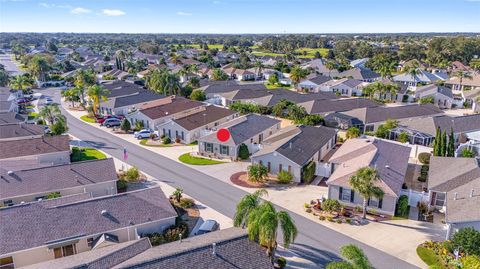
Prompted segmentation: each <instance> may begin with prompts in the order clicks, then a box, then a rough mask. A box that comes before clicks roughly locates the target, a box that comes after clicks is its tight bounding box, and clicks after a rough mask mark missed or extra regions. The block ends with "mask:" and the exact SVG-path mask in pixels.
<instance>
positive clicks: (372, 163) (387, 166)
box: [327, 137, 411, 216]
mask: <svg viewBox="0 0 480 269" xmlns="http://www.w3.org/2000/svg"><path fill="white" fill-rule="evenodd" d="M410 150H411V148H410V147H406V146H403V145H401V144H398V143H395V142H390V141H387V140H381V139H376V138H373V137H367V138H355V139H348V140H347V141H346V142H345V143H343V145H342V146H340V148H339V149H338V150H337V151H336V152H335V153H334V154H333V155H332V156H331V157H330V159H329V160H328V161H327V162H328V164H329V165H330V167H331V175H330V177H329V178H328V180H327V185H328V198H330V199H335V200H338V201H339V202H340V203H342V204H344V205H347V206H362V205H363V197H362V196H361V195H360V194H358V193H356V192H355V191H354V190H353V189H352V187H351V186H350V183H349V180H350V177H352V176H353V175H355V173H356V172H357V170H358V169H360V168H363V167H371V168H374V169H376V170H377V172H378V175H379V177H380V179H381V180H380V182H379V183H378V185H377V186H378V187H380V188H381V189H382V190H383V191H384V193H385V195H384V196H383V198H381V199H377V198H370V199H369V200H368V208H369V209H374V210H376V211H377V212H379V213H382V214H387V215H392V216H393V215H394V214H395V207H396V204H397V199H398V198H399V196H400V192H401V189H402V184H403V183H404V180H405V175H406V173H407V167H408V159H409V157H410Z"/></svg>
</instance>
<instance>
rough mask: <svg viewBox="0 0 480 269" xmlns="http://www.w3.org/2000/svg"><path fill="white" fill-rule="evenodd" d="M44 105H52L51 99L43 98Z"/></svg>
mask: <svg viewBox="0 0 480 269" xmlns="http://www.w3.org/2000/svg"><path fill="white" fill-rule="evenodd" d="M45 104H46V105H51V104H53V100H52V98H50V97H47V98H45Z"/></svg>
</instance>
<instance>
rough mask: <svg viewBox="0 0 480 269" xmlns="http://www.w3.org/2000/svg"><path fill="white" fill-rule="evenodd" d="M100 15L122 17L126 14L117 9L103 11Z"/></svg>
mask: <svg viewBox="0 0 480 269" xmlns="http://www.w3.org/2000/svg"><path fill="white" fill-rule="evenodd" d="M102 13H103V14H104V15H107V16H123V15H125V14H126V13H125V12H123V11H121V10H119V9H104V10H102Z"/></svg>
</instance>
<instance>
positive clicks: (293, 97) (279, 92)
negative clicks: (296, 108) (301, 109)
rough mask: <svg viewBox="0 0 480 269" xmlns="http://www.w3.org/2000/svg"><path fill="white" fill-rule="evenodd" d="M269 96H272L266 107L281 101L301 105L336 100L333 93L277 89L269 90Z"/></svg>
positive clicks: (336, 97)
mask: <svg viewBox="0 0 480 269" xmlns="http://www.w3.org/2000/svg"><path fill="white" fill-rule="evenodd" d="M268 92H269V93H270V94H272V98H271V99H270V101H269V103H268V104H267V106H274V105H275V104H276V103H278V102H280V101H281V100H282V99H285V100H289V101H291V102H293V103H296V104H298V103H303V102H307V101H312V100H332V99H338V96H336V95H335V94H334V93H333V92H318V93H305V94H302V93H298V92H294V91H291V90H287V89H283V88H279V89H275V90H269V91H268Z"/></svg>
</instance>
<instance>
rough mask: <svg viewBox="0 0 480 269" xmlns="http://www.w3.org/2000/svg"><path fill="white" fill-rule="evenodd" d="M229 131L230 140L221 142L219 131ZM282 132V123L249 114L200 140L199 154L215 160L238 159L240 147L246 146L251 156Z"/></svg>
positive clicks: (218, 128) (212, 131)
mask: <svg viewBox="0 0 480 269" xmlns="http://www.w3.org/2000/svg"><path fill="white" fill-rule="evenodd" d="M220 129H227V130H228V131H229V134H230V135H229V139H228V140H227V141H225V142H221V141H219V140H218V138H217V131H218V130H220ZM279 130H280V121H279V120H276V119H273V118H270V117H267V116H261V115H257V114H248V115H245V116H241V117H238V118H235V119H233V120H231V121H229V122H226V123H224V124H221V125H219V126H217V127H216V128H213V129H212V130H211V133H210V134H208V135H205V136H203V137H200V138H199V139H198V153H199V154H200V155H202V156H207V157H214V158H220V159H222V158H229V159H232V160H236V159H238V150H239V147H240V145H242V144H245V145H246V146H247V147H248V151H249V153H250V154H252V153H255V152H257V151H258V150H259V146H258V145H259V144H261V143H262V142H263V141H264V140H265V139H266V138H268V137H269V136H271V135H273V134H274V133H276V132H278V131H279Z"/></svg>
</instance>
